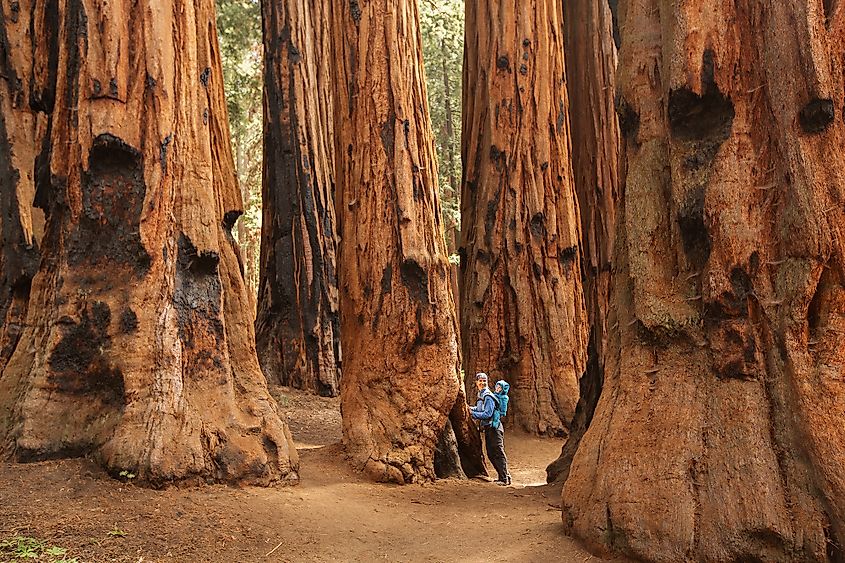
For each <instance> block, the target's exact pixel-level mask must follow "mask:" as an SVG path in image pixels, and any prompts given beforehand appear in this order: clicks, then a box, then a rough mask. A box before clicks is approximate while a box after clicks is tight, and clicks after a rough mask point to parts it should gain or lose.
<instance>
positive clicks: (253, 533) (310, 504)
mask: <svg viewBox="0 0 845 563" xmlns="http://www.w3.org/2000/svg"><path fill="white" fill-rule="evenodd" d="M273 393H274V395H275V396H276V398H277V400H278V401H279V405H280V408H281V411H282V412H283V413H285V414H286V416H287V417H288V419H289V421H290V425H291V431H292V432H293V435H294V439H295V441H296V443H297V448H298V449H299V452H300V462H301V471H300V476H301V483H300V484H299V485H298V486H295V487H276V488H259V487H245V488H240V489H237V488H230V487H225V486H217V485H215V486H205V487H192V488H171V489H167V490H160V491H156V490H149V489H144V488H141V487H137V486H135V485H133V484H131V483H122V482H119V481H116V480H113V479H111V478H109V477H108V476H107V475H106V474H105V473H104V472H103V471H101V470H100V469H99V468H98V467H97V466H96V465H94V464H93V463H91V462H90V461H87V460H84V459H83V460H65V461H56V462H43V463H35V464H29V465H16V464H0V561H15V560H16V559H15V551H16V550H17V552H18V554H20V553H21V552H22V549H25V548H21V547H20V546H19V545H14V546H8V545H7V546H6V547H4V543H3V542H4V540H7V543H8V540H10V539H12V538H14V537H16V536H20V537H26V538H34V539H35V540H38V541H39V542H43V545H41V546H40V547H39V546H37V545H36V546H35V547H33V549H32V550H31V551H33V552H35V553H38V552H39V550H40V552H42V553H45V550H46V549H48V548H49V547H50V546H55V547H59V548H63V549H66V550H67V554H66V555H65V556H64V557H65V558H66V561H73V558H76V560H77V561H78V562H79V563H82V562H88V561H92V562H94V561H126V562H132V563H140V562H154V561H178V562H182V561H185V562H194V561H215V562H249V561H379V560H384V561H477V562H482V561H520V562H522V561H525V562H528V561H552V560H553V561H563V562H570V561H571V562H581V561H589V560H591V559H593V560H594V561H598V560H597V559H595V558H592V557H591V556H590V555H589V554H588V553H587V552H586V551H584V550H583V549H581V548H580V547H579V546H578V545H577V544H576V543H575V542H574V541H573V540H571V539H570V538H568V537H566V536H565V535H564V534H563V531H562V526H561V521H560V509H559V504H560V498H559V492H558V491H555V490H553V489H551V488H549V487H548V486H543V485H542V484H543V482H544V476H545V471H544V469H545V466H546V465H547V464H548V463H549V462H550V461H552V460H553V459H555V458H556V457H557V455H558V453H559V452H560V447H561V443H560V440H543V439H538V438H534V437H529V436H522V435H518V434H515V433H509V434H506V437H505V446H506V450H507V453H508V458H509V461H510V466H511V474H512V475H513V485H512V486H511V487H499V486H496V485H494V484H492V483H488V482H484V481H480V480H471V481H460V480H443V481H438V482H437V483H434V484H430V485H408V486H395V485H383V484H376V483H372V482H369V481H367V480H365V479H364V478H363V477H362V476H360V475H358V474H356V473H355V472H354V471H352V470H351V468H350V467H349V466H348V464H347V463H346V461H345V460H344V458H343V454H342V450H341V448H340V445H339V443H338V442H339V441H340V431H341V430H340V412H339V403H338V400H337V399H325V398H321V397H314V396H311V395H306V394H303V393H300V392H296V391H292V390H290V389H286V388H276V389H274V390H273ZM21 541H22V543H23V540H21ZM33 545H34V544H33ZM59 552H60V550H59V551H55V552H54V553H59ZM61 559H62V557H61V556H53V557H50V556H47V555H46V553H45V554H44V555H42V558H41V559H40V560H42V561H58V560H61Z"/></svg>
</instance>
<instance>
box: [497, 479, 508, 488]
mask: <svg viewBox="0 0 845 563" xmlns="http://www.w3.org/2000/svg"><path fill="white" fill-rule="evenodd" d="M493 482H494V483H495V484H497V485H499V486H500V487H507V486H508V485H510V484H511V483H510V479H505V480H504V481H502V480H501V479H496V480H495V481H493Z"/></svg>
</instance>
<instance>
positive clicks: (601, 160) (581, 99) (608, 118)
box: [547, 0, 620, 483]
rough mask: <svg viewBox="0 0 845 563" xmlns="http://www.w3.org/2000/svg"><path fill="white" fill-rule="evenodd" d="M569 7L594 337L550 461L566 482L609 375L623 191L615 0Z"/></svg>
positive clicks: (553, 475) (552, 473) (580, 1)
mask: <svg viewBox="0 0 845 563" xmlns="http://www.w3.org/2000/svg"><path fill="white" fill-rule="evenodd" d="M563 8H564V9H563V15H564V18H563V19H564V24H565V26H566V27H565V30H566V33H565V35H566V76H567V84H566V89H567V92H568V93H569V104H570V105H569V118H570V127H571V133H572V168H573V171H574V173H575V190H576V192H577V194H578V204H579V207H580V211H581V252H582V254H581V257H582V262H581V268H582V272H583V276H582V279H583V281H584V302H585V305H586V309H587V319H588V321H589V329H590V339H589V343H588V346H587V368H586V370H585V371H584V373H583V374H582V375H581V379H580V394H579V397H578V406H577V407H576V410H575V418H574V419H573V421H572V425H571V429H570V434H569V438H568V439H567V440H566V444H565V445H564V446H563V450H562V452H561V456H560V458H558V460H557V461H555V462H554V463H553V464H551V465H550V466H549V467H548V469H547V474H548V475H547V476H548V480H549V481H550V482H551V481H558V482H561V483H562V482H563V481H565V480H566V476H567V475H568V473H569V464H570V463H572V456H573V455H574V454H575V450H576V449H577V447H578V444H579V443H580V440H581V437H582V436H583V435H584V432H585V431H586V429H587V427H588V426H589V424H590V422H591V420H592V417H593V412H594V411H595V408H596V404H597V403H598V399H599V395H600V393H601V388H602V382H603V381H604V358H605V349H606V348H607V337H608V328H609V327H608V325H607V319H608V314H609V310H610V304H611V301H610V287H611V266H612V255H613V241H614V230H615V228H616V207H617V205H618V201H619V193H620V190H619V181H620V170H619V168H620V154H619V152H620V135H619V126H618V120H617V119H616V112H615V109H614V92H615V89H614V87H613V85H614V81H615V74H616V45H615V44H614V43H613V21H612V14H611V11H610V6H609V5H608V3H607V2H606V1H604V0H601V1H598V2H597V1H594V0H571V1H569V2H565V3H564V6H563Z"/></svg>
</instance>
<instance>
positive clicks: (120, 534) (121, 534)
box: [109, 524, 126, 538]
mask: <svg viewBox="0 0 845 563" xmlns="http://www.w3.org/2000/svg"><path fill="white" fill-rule="evenodd" d="M109 535H110V536H111V537H113V538H125V537H126V532H125V531H123V530H121V529H120V528H118V527H117V524H115V526H114V528H112V529H111V530H109Z"/></svg>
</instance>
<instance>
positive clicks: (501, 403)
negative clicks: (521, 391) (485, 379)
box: [492, 379, 511, 428]
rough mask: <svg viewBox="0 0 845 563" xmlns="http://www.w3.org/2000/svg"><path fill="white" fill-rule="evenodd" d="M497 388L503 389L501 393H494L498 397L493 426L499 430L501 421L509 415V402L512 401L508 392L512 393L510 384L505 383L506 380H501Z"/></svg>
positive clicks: (497, 383)
mask: <svg viewBox="0 0 845 563" xmlns="http://www.w3.org/2000/svg"><path fill="white" fill-rule="evenodd" d="M496 387H501V388H502V392H501V393H493V396H494V397H496V406H497V407H498V408H497V409H496V412H494V413H493V420H492V426H493V428H498V427H499V424H500V420H501V418H502V417H503V416H505V415H506V414H508V402H509V401H510V399H509V398H508V391H510V388H511V386H510V384H509V383H508V382H507V381H505V380H504V379H500V380H499V381H497V382H496Z"/></svg>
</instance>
